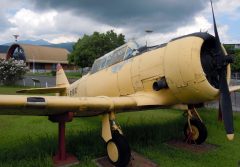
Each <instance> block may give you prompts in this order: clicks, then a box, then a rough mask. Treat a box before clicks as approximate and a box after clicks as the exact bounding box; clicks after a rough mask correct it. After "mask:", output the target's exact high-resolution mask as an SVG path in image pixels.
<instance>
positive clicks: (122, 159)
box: [102, 112, 131, 167]
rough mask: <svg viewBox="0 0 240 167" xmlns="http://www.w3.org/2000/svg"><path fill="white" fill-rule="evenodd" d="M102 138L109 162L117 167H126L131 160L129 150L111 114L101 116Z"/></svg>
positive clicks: (113, 115)
mask: <svg viewBox="0 0 240 167" xmlns="http://www.w3.org/2000/svg"><path fill="white" fill-rule="evenodd" d="M102 137H103V139H104V140H105V142H106V150H107V156H108V159H109V161H110V162H111V163H112V164H113V165H115V166H117V167H125V166H127V165H128V163H129V161H130V158H131V149H130V147H129V144H128V141H127V139H126V138H125V136H124V135H123V133H122V130H121V128H120V126H119V125H118V124H117V123H116V121H115V114H114V113H113V112H111V113H109V114H108V113H107V114H105V115H104V116H103V120H102Z"/></svg>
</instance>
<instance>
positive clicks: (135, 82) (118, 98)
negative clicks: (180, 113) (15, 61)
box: [0, 9, 240, 166]
mask: <svg viewBox="0 0 240 167" xmlns="http://www.w3.org/2000/svg"><path fill="white" fill-rule="evenodd" d="M212 10H213V9H212ZM212 12H213V11H212ZM213 20H214V32H215V37H214V36H212V35H210V34H208V33H203V32H199V33H193V34H189V35H186V36H182V37H179V38H175V39H173V40H171V41H169V42H168V43H166V44H162V45H157V46H154V47H139V46H138V44H137V43H136V42H134V41H130V42H128V43H126V44H124V45H123V46H121V47H119V48H117V49H115V50H113V51H112V52H110V53H107V54H106V55H104V56H103V57H100V58H98V59H96V60H95V62H94V64H93V66H92V69H91V71H90V72H89V73H88V74H87V75H85V76H83V77H82V78H81V79H79V80H78V81H76V82H74V83H73V84H69V82H68V80H67V78H66V75H65V73H64V71H63V69H62V67H61V65H58V66H57V74H56V87H50V88H36V89H26V90H20V91H18V92H19V93H37V94H39V93H58V95H59V96H29V95H0V114H2V115H37V116H48V117H49V120H51V121H53V122H58V123H59V148H58V149H59V150H58V153H57V155H56V156H55V157H54V163H55V165H56V166H58V165H62V164H70V163H75V162H77V160H76V159H75V158H74V157H73V156H71V155H69V154H67V153H66V151H65V123H66V122H69V121H71V120H72V119H73V117H85V116H96V115H102V116H103V117H102V138H103V139H104V141H105V142H106V150H107V155H108V158H109V160H110V162H111V163H112V164H114V165H116V166H126V165H127V164H128V163H129V161H130V157H131V151H130V147H129V144H128V142H127V140H126V138H125V137H124V135H123V132H122V130H121V128H120V125H119V124H118V123H117V121H116V115H115V114H116V113H118V112H127V111H134V110H136V111H137V110H140V109H147V108H168V107H175V108H181V109H183V110H184V112H186V115H187V121H186V125H185V128H184V134H185V137H186V140H187V141H188V142H190V143H196V144H201V143H203V142H204V141H205V140H206V138H207V129H206V127H205V125H204V123H203V121H202V119H201V117H200V116H199V114H198V112H197V110H196V107H197V106H199V105H201V104H203V103H204V102H207V101H211V100H215V99H218V98H219V100H220V108H221V112H220V114H222V116H223V121H224V124H225V129H226V133H227V137H228V139H230V140H232V139H233V137H234V130H233V118H232V106H231V98H230V93H229V91H230V92H232V91H236V90H239V89H240V86H231V87H228V83H229V80H230V65H229V63H231V62H232V58H231V56H228V55H227V53H226V51H225V49H224V48H223V46H222V45H221V43H220V39H219V36H218V32H217V27H216V23H215V17H214V13H213Z"/></svg>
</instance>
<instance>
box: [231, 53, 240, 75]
mask: <svg viewBox="0 0 240 167" xmlns="http://www.w3.org/2000/svg"><path fill="white" fill-rule="evenodd" d="M231 67H232V71H233V72H240V49H237V50H235V51H234V62H233V64H232V66H231Z"/></svg>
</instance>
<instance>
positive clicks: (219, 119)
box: [218, 99, 223, 122]
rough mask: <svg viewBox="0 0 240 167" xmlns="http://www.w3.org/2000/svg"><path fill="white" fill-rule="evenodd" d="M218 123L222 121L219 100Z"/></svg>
mask: <svg viewBox="0 0 240 167" xmlns="http://www.w3.org/2000/svg"><path fill="white" fill-rule="evenodd" d="M218 121H220V122H222V121H223V117H222V109H221V105H220V99H219V107H218Z"/></svg>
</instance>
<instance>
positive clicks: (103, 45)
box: [68, 30, 125, 68]
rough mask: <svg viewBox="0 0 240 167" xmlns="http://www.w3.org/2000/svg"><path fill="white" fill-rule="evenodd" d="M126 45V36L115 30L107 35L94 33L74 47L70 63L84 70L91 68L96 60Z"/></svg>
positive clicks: (81, 39) (83, 38) (80, 40)
mask: <svg viewBox="0 0 240 167" xmlns="http://www.w3.org/2000/svg"><path fill="white" fill-rule="evenodd" d="M124 43H125V37H124V35H123V34H116V33H115V32H114V31H113V30H111V31H107V32H106V33H99V32H94V33H93V34H92V35H84V36H83V37H82V38H80V39H79V40H78V41H77V43H76V44H75V45H74V46H73V51H72V53H70V54H69V55H68V61H69V63H74V64H76V65H78V66H80V67H82V68H83V67H90V66H91V65H92V64H93V62H94V60H95V59H97V58H99V57H101V56H103V55H104V54H106V53H108V52H110V51H111V50H113V49H115V48H117V47H119V46H121V45H123V44H124Z"/></svg>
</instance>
